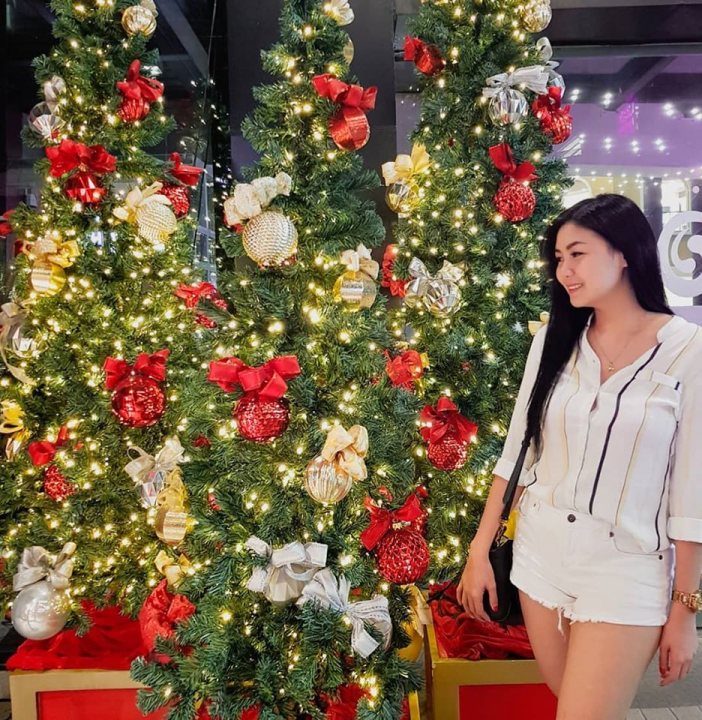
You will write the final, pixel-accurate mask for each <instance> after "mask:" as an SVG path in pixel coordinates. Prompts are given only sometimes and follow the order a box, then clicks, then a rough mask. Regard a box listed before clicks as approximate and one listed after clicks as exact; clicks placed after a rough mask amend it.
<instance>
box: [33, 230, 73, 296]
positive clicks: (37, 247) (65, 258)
mask: <svg viewBox="0 0 702 720" xmlns="http://www.w3.org/2000/svg"><path fill="white" fill-rule="evenodd" d="M29 255H30V257H32V258H33V259H34V265H33V266H32V272H31V274H30V276H29V281H30V283H31V285H32V287H33V288H34V290H36V292H38V293H39V294H40V295H56V293H58V292H60V290H61V288H62V287H63V286H64V285H65V284H66V273H65V272H64V268H68V267H71V265H73V263H74V262H75V260H76V258H77V257H78V256H79V255H80V249H79V248H78V243H77V242H76V241H75V240H62V239H61V236H60V234H59V233H58V232H55V231H54V232H50V233H47V234H46V235H43V236H42V237H40V238H39V239H38V240H37V241H36V242H35V243H34V244H33V245H32V247H31V249H30V251H29Z"/></svg>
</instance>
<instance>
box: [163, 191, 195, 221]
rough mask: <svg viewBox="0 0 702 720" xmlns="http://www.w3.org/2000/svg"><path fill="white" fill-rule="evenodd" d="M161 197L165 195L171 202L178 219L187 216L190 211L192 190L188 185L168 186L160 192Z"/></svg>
mask: <svg viewBox="0 0 702 720" xmlns="http://www.w3.org/2000/svg"><path fill="white" fill-rule="evenodd" d="M159 193H160V194H161V195H165V196H166V197H167V198H168V199H169V200H170V201H171V206H172V207H173V212H174V213H175V214H176V217H179V218H181V217H183V216H184V215H187V213H188V210H190V190H189V189H188V188H187V186H186V185H174V184H171V183H169V184H166V185H164V186H163V187H162V188H161V189H160V190H159Z"/></svg>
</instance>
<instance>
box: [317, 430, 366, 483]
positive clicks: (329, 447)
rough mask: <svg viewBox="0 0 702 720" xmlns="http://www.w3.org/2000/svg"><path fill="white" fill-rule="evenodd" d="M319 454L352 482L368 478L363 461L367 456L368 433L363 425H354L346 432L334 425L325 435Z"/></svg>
mask: <svg viewBox="0 0 702 720" xmlns="http://www.w3.org/2000/svg"><path fill="white" fill-rule="evenodd" d="M321 454H322V457H323V458H324V460H326V461H327V462H328V463H331V464H332V465H334V466H335V467H336V470H337V472H339V473H343V474H344V475H349V476H350V477H351V478H353V479H354V480H365V478H367V477H368V470H367V469H366V463H365V460H364V458H365V457H366V455H368V431H367V430H366V428H364V427H363V425H354V426H353V427H351V428H349V430H348V432H347V431H346V430H345V429H344V428H343V427H342V426H341V425H335V426H334V427H333V428H332V429H331V430H330V431H329V433H328V434H327V440H326V442H325V443H324V447H323V448H322V453H321Z"/></svg>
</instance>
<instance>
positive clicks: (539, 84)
mask: <svg viewBox="0 0 702 720" xmlns="http://www.w3.org/2000/svg"><path fill="white" fill-rule="evenodd" d="M485 83H486V85H487V87H485V88H483V97H484V98H492V97H495V96H496V95H499V94H500V93H501V92H504V91H505V90H506V89H507V88H515V86H517V87H516V88H515V89H517V90H519V87H518V86H520V85H524V86H525V87H527V88H529V90H532V91H533V92H535V93H536V94H537V95H544V94H545V93H546V88H547V87H548V72H547V71H546V68H545V67H544V66H543V65H529V66H528V67H523V68H519V69H517V70H515V71H514V72H513V73H500V74H499V75H493V76H492V77H489V78H488V79H487V80H486V81H485Z"/></svg>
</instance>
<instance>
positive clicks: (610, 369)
mask: <svg viewBox="0 0 702 720" xmlns="http://www.w3.org/2000/svg"><path fill="white" fill-rule="evenodd" d="M607 371H608V372H614V364H613V363H612V362H611V361H610V363H609V365H608V366H607Z"/></svg>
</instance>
